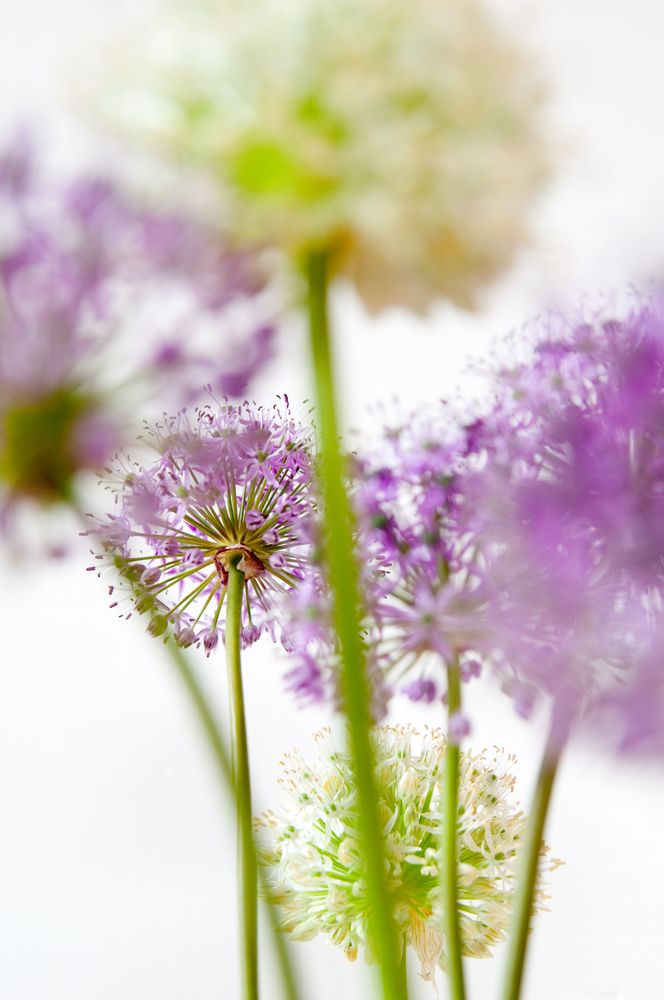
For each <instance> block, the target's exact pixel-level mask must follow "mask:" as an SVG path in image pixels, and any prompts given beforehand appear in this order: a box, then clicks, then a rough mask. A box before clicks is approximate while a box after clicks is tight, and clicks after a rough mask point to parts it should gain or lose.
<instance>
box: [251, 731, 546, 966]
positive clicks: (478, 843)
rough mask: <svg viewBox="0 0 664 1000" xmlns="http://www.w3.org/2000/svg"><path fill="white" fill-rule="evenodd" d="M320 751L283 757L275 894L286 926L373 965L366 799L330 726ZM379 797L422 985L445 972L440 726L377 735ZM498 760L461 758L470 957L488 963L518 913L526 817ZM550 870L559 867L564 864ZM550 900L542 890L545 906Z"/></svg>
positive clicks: (272, 836)
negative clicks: (361, 817) (362, 815)
mask: <svg viewBox="0 0 664 1000" xmlns="http://www.w3.org/2000/svg"><path fill="white" fill-rule="evenodd" d="M315 738H316V740H317V742H318V744H319V747H320V750H321V754H320V757H319V759H318V761H317V762H316V764H315V765H314V766H312V767H310V766H308V765H307V764H306V762H305V761H304V759H303V758H302V757H301V756H300V754H299V753H297V752H295V753H291V754H289V755H287V756H286V758H285V760H284V769H285V774H284V777H283V779H282V785H283V787H284V798H283V801H282V805H281V811H280V814H279V816H277V815H275V814H274V813H272V812H266V813H264V814H263V815H262V816H261V817H260V818H259V819H258V820H257V821H256V825H257V828H258V835H259V845H260V853H261V857H262V860H263V861H264V863H265V864H266V866H267V873H268V884H269V890H268V891H269V892H270V894H271V897H272V898H273V899H274V901H275V902H276V903H277V904H278V905H279V906H280V908H281V913H282V928H283V930H284V931H285V932H286V933H288V934H290V935H291V936H292V937H293V938H295V939H296V940H301V941H306V940H309V939H310V938H313V937H315V936H316V935H317V934H327V935H328V937H329V938H330V939H331V940H332V942H333V943H334V944H337V945H339V947H341V948H343V950H344V951H345V953H346V955H347V956H348V958H350V959H355V958H356V956H357V954H358V951H359V950H360V949H363V950H364V953H365V957H366V958H367V960H368V961H371V960H372V950H371V942H370V940H369V939H368V929H367V908H368V896H367V889H366V883H365V880H364V876H363V862H362V857H361V854H360V851H359V848H358V838H359V836H360V833H359V821H358V815H357V794H356V789H355V784H354V782H353V778H352V773H351V761H350V757H349V755H348V754H347V753H345V752H340V751H339V750H337V749H336V748H335V746H334V744H333V741H332V740H331V738H330V733H329V731H328V730H324V731H323V732H321V733H318V734H317V735H316V737H315ZM374 750H375V755H376V784H377V788H378V794H379V797H380V802H379V809H380V814H381V817H382V821H383V831H384V835H385V849H386V857H387V863H388V868H389V871H388V875H387V877H388V882H389V887H390V890H391V893H392V896H393V899H394V906H395V913H394V917H395V922H396V926H397V929H398V934H399V943H400V946H401V947H402V948H404V947H406V946H408V945H410V946H411V947H412V948H414V949H415V951H416V953H417V956H418V958H419V961H420V971H421V974H422V976H423V978H424V979H426V980H432V979H433V977H434V971H435V969H436V966H440V967H441V968H442V969H444V968H445V938H444V933H443V913H442V909H441V906H442V893H441V887H440V837H441V817H440V811H441V803H440V793H441V783H442V780H443V772H444V760H445V754H446V751H447V743H446V740H445V737H444V736H443V735H442V733H441V732H440V731H439V730H427V731H425V732H424V734H423V735H419V734H418V733H417V732H416V731H415V730H413V729H411V728H409V727H402V726H399V727H392V726H381V727H379V728H378V729H376V730H375V731H374ZM513 760H514V758H512V757H508V758H507V759H506V761H503V762H501V761H498V760H496V759H491V758H490V757H489V756H488V755H486V754H484V753H482V754H472V753H469V752H465V753H462V754H461V763H460V785H459V820H458V857H459V882H458V890H457V891H458V900H459V918H460V923H461V937H462V948H463V954H465V955H469V956H472V957H474V958H485V957H487V956H489V955H490V954H491V949H492V948H493V946H494V945H495V944H497V943H498V942H499V941H501V940H503V938H504V937H505V934H506V931H507V928H508V925H509V921H510V916H511V910H512V900H513V895H514V886H515V878H516V867H517V861H518V851H519V844H520V841H521V839H522V837H523V833H524V830H525V825H526V817H525V816H524V814H523V813H522V812H520V811H519V810H518V809H517V808H516V807H515V805H514V804H513V802H512V801H511V796H512V791H513V787H514V778H513V777H512V776H511V775H510V774H509V773H507V772H506V770H505V765H506V764H507V765H509V764H510V763H513ZM546 850H547V849H546V848H543V850H542V860H541V869H543V868H544V867H548V868H549V869H552V868H553V867H555V865H556V864H557V863H558V862H555V861H551V862H549V863H548V865H545V861H544V855H545V853H546ZM545 898H546V897H545V896H544V895H543V893H542V890H541V887H540V888H539V889H538V893H537V904H536V905H537V908H538V909H542V908H543V902H544V900H545Z"/></svg>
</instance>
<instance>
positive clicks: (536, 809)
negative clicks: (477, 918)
mask: <svg viewBox="0 0 664 1000" xmlns="http://www.w3.org/2000/svg"><path fill="white" fill-rule="evenodd" d="M563 743H564V741H563V740H562V739H561V735H560V728H559V726H558V724H557V720H556V719H555V716H554V718H552V721H551V727H550V730H549V735H548V738H547V743H546V746H545V748H544V754H543V756H542V762H541V764H540V769H539V775H538V778H537V785H536V786H535V794H534V796H533V802H532V805H531V807H530V814H529V816H528V825H527V827H526V836H525V840H524V843H523V847H522V852H523V853H522V855H521V868H520V873H519V880H518V882H517V888H516V898H515V901H514V916H513V918H512V930H511V934H510V938H509V945H508V952H507V966H506V969H505V979H504V985H503V992H502V997H503V1000H519V997H520V995H521V986H522V982H523V973H524V969H525V964H526V951H527V948H528V938H529V932H530V918H531V916H532V912H533V901H534V899H535V890H536V887H537V872H538V866H539V858H540V850H541V847H542V837H543V836H544V827H545V824H546V817H547V813H548V810H549V803H550V801H551V793H552V791H553V784H554V781H555V778H556V773H557V770H558V764H559V762H560V754H561V752H562V746H563Z"/></svg>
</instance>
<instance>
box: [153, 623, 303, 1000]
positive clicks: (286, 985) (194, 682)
mask: <svg viewBox="0 0 664 1000" xmlns="http://www.w3.org/2000/svg"><path fill="white" fill-rule="evenodd" d="M166 649H167V650H168V652H169V653H170V657H171V660H172V662H173V665H174V667H175V668H176V670H177V672H178V675H179V677H180V679H181V681H182V683H183V684H184V687H185V690H186V691H187V694H188V695H189V698H190V700H191V703H192V705H193V708H194V710H195V712H196V715H197V716H198V720H199V722H200V724H201V728H202V730H203V732H204V734H205V737H206V739H207V742H208V745H209V747H210V750H211V751H212V756H213V757H214V761H215V764H216V770H217V774H218V776H219V778H220V779H221V784H222V786H223V789H224V791H225V792H227V793H230V794H231V795H234V782H233V770H232V767H231V762H230V759H229V756H228V753H227V752H226V746H225V744H224V740H223V737H222V735H221V730H220V728H219V723H218V722H217V720H216V718H215V716H214V713H213V712H212V709H211V708H210V704H209V702H208V699H207V697H206V695H205V693H204V691H203V689H202V687H201V685H200V683H199V681H198V679H197V678H196V675H195V674H194V672H193V670H192V669H191V667H190V665H189V662H188V660H187V657H186V656H185V655H184V653H183V652H182V650H181V649H180V648H179V647H178V646H176V645H175V643H173V642H169V643H168V644H167V646H166ZM250 850H251V853H252V857H253V859H254V865H255V864H256V852H255V847H254V843H253V839H252V840H251V842H250ZM267 912H268V917H269V921H270V929H271V931H272V936H273V940H274V947H275V951H276V953H277V960H278V964H279V970H280V973H281V979H282V985H283V991H284V997H285V998H286V1000H299V998H300V992H299V990H298V986H297V982H296V979H295V972H294V970H293V966H292V964H291V960H290V955H289V951H288V944H287V942H286V939H285V937H284V934H283V932H282V931H281V929H280V927H279V919H278V916H277V912H276V909H275V907H274V906H273V905H271V904H268V906H267Z"/></svg>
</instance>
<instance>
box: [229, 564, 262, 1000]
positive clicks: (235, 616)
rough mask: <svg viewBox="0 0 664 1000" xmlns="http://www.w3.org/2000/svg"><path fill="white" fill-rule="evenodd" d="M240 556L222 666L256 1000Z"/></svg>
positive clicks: (250, 981) (246, 982) (232, 576)
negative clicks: (226, 682) (225, 687)
mask: <svg viewBox="0 0 664 1000" xmlns="http://www.w3.org/2000/svg"><path fill="white" fill-rule="evenodd" d="M239 560H240V556H238V557H237V559H236V560H234V561H233V562H231V564H230V565H229V567H228V591H227V594H226V666H227V668H228V692H229V695H230V702H231V747H232V762H233V777H234V779H235V803H236V808H237V833H238V882H239V889H240V921H241V928H242V932H241V942H240V951H241V954H242V983H243V992H242V995H243V997H244V1000H258V880H257V873H256V857H255V854H254V851H253V846H252V829H251V827H252V813H251V779H250V776H249V748H248V746H247V724H246V720H245V716H244V695H243V692H242V663H241V655H240V636H241V633H242V601H243V599H244V573H243V572H242V571H241V570H239V569H238V568H237V562H239Z"/></svg>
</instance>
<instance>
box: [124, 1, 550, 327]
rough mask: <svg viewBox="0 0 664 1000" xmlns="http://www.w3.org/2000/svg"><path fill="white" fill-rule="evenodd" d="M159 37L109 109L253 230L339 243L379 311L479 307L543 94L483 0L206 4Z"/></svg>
mask: <svg viewBox="0 0 664 1000" xmlns="http://www.w3.org/2000/svg"><path fill="white" fill-rule="evenodd" d="M276 38H278V39H279V44H278V45H275V39H276ZM143 40H144V39H143ZM148 42H149V43H150V44H149V48H148V56H147V57H146V52H145V46H142V48H141V56H140V65H139V66H137V67H134V68H128V69H127V70H126V72H125V76H129V78H130V79H131V80H132V81H133V86H132V85H130V86H126V87H125V88H124V89H122V82H121V81H120V82H119V83H118V84H117V85H116V87H115V91H114V96H112V97H110V98H109V99H110V101H111V103H112V104H113V105H114V106H115V110H114V111H113V116H114V117H115V118H116V119H117V118H119V119H120V120H121V121H123V122H125V124H126V123H127V122H129V123H133V124H134V125H135V126H138V128H139V130H141V129H142V130H144V131H145V132H147V133H148V134H149V135H151V136H152V138H153V139H157V140H158V141H160V142H161V143H162V144H163V145H165V146H166V148H169V149H170V150H172V151H174V152H175V153H177V154H179V155H181V156H182V157H184V158H185V159H188V160H190V161H193V162H194V163H198V164H199V165H201V166H202V167H203V168H204V170H206V171H207V172H209V173H210V174H211V175H212V176H214V177H215V178H216V179H218V181H219V182H220V185H221V191H222V195H223V197H224V199H225V200H226V201H227V202H228V203H229V204H230V205H231V207H232V210H231V212H230V215H231V216H232V217H235V218H236V219H237V224H238V227H239V232H240V233H241V234H242V235H243V236H244V237H246V238H249V239H250V240H265V241H267V242H269V243H272V244H275V245H277V246H279V247H281V248H283V249H285V250H286V251H288V252H290V253H292V254H294V255H296V256H299V255H300V254H302V253H303V252H307V251H308V250H310V249H311V248H312V247H316V248H320V247H323V248H325V249H328V250H330V251H332V252H333V254H334V260H335V263H336V267H337V269H338V270H339V271H341V272H343V273H344V274H346V275H347V276H348V277H350V279H351V280H352V281H353V282H354V283H355V285H356V287H357V288H358V290H359V292H360V294H361V295H362V297H363V298H364V300H365V302H366V303H367V304H368V306H369V307H370V308H372V309H381V308H384V307H386V306H389V305H405V306H408V307H411V308H414V309H416V310H419V311H423V310H425V309H426V308H427V307H428V306H429V304H430V303H431V302H432V301H434V300H435V299H437V298H439V297H441V296H444V297H446V298H449V299H451V300H452V301H454V302H456V303H459V304H461V305H463V306H468V305H472V304H473V303H474V302H475V300H476V298H477V294H478V292H479V290H480V289H481V288H482V286H483V285H485V284H486V283H487V282H488V281H489V280H491V279H492V278H493V277H494V276H495V275H496V274H497V273H498V272H500V271H501V270H503V269H504V268H505V266H506V265H507V264H509V262H510V261H511V259H512V257H513V256H514V253H515V251H516V250H517V249H518V248H519V247H520V246H521V245H522V244H523V242H524V238H525V229H526V226H525V214H526V210H527V208H528V206H529V205H530V203H531V202H532V200H533V196H534V194H535V193H536V192H537V191H538V189H539V188H540V186H541V182H542V180H543V177H544V175H545V173H546V163H547V153H546V143H545V141H544V136H543V133H542V132H541V130H540V128H539V125H538V121H537V112H538V105H539V104H540V98H541V86H540V82H539V80H538V79H537V74H536V73H535V71H534V68H533V65H531V64H530V63H529V62H528V60H526V59H525V58H524V55H523V53H522V52H521V51H520V49H519V47H518V46H517V45H516V44H515V42H514V41H513V40H511V39H510V38H509V37H508V36H507V34H506V32H505V30H504V29H503V28H501V27H500V26H499V25H498V23H497V22H496V20H495V19H494V18H493V17H492V16H491V15H490V14H489V11H488V10H487V9H486V7H485V5H484V4H483V3H482V2H481V0H448V2H446V3H445V4H439V3H436V2H435V0H413V2H411V3H408V4H405V3H403V0H362V2H357V0H336V2H335V3H328V2H324V0H297V2H286V3H284V2H276V0H261V2H259V3H253V4H251V6H249V7H247V8H246V9H241V10H240V9H238V7H237V5H236V4H230V3H227V2H226V0H202V2H198V3H195V4H191V3H189V4H186V6H185V5H181V9H180V10H178V8H177V7H176V8H175V11H174V13H173V15H172V17H171V19H169V18H164V16H163V10H160V20H159V23H157V24H152V25H151V30H150V31H149V33H148ZM125 48H126V47H125ZM150 53H151V57H150ZM125 61H126V53H125Z"/></svg>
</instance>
